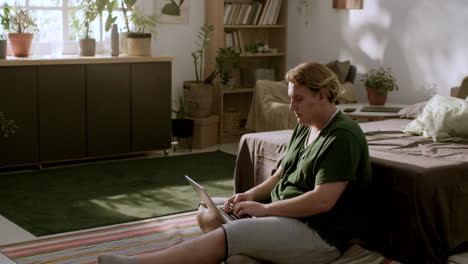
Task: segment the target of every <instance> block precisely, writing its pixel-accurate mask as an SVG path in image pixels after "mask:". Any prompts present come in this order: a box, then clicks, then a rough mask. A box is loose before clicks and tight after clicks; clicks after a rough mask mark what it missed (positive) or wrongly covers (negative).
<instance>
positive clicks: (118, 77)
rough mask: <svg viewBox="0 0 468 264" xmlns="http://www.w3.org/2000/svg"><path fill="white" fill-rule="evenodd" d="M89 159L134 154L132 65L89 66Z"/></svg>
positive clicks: (87, 71) (87, 90)
mask: <svg viewBox="0 0 468 264" xmlns="http://www.w3.org/2000/svg"><path fill="white" fill-rule="evenodd" d="M86 75H87V79H86V83H87V84H86V85H87V87H86V101H87V121H88V122H87V140H88V156H105V155H113V154H122V153H128V152H130V150H131V148H130V140H131V138H130V64H126V63H125V64H90V65H87V66H86Z"/></svg>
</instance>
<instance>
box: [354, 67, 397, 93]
mask: <svg viewBox="0 0 468 264" xmlns="http://www.w3.org/2000/svg"><path fill="white" fill-rule="evenodd" d="M361 81H362V82H363V83H364V86H365V87H366V88H373V89H377V94H378V95H385V94H386V93H387V92H391V91H394V90H398V85H397V84H396V78H395V77H394V76H393V72H392V69H391V68H383V67H379V68H377V69H372V70H370V71H369V72H367V73H364V74H363V75H362V79H361Z"/></svg>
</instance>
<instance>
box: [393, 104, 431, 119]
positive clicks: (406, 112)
mask: <svg viewBox="0 0 468 264" xmlns="http://www.w3.org/2000/svg"><path fill="white" fill-rule="evenodd" d="M426 104H427V102H420V103H417V104H414V105H410V106H408V107H405V108H403V109H401V110H400V111H399V112H398V115H399V116H400V118H409V119H415V118H416V117H418V116H419V115H420V114H421V113H422V112H423V110H424V107H425V106H426Z"/></svg>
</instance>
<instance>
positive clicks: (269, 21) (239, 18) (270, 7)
mask: <svg viewBox="0 0 468 264" xmlns="http://www.w3.org/2000/svg"><path fill="white" fill-rule="evenodd" d="M282 2H283V0H254V1H253V2H250V3H232V2H227V3H225V5H224V17H223V19H224V20H223V21H224V24H225V25H275V24H276V23H277V21H278V16H279V11H280V9H281V6H282Z"/></svg>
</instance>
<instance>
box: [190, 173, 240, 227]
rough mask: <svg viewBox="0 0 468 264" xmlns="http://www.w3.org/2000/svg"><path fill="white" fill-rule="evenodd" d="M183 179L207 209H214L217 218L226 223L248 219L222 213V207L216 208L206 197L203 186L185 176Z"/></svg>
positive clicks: (208, 197)
mask: <svg viewBox="0 0 468 264" xmlns="http://www.w3.org/2000/svg"><path fill="white" fill-rule="evenodd" d="M185 179H186V180H187V181H188V182H189V183H190V185H192V187H193V189H194V190H195V191H196V192H197V193H198V196H200V199H201V200H202V201H203V202H204V203H205V204H206V207H208V209H214V211H217V212H218V216H219V217H221V218H222V219H224V221H225V222H226V223H227V222H230V221H234V220H236V219H240V218H244V217H249V216H242V217H238V216H237V215H235V214H233V213H226V212H225V211H224V209H223V208H224V207H223V206H222V205H221V206H216V204H215V203H214V202H213V200H212V199H211V197H210V196H209V195H208V193H207V192H206V189H205V188H203V186H201V185H200V184H198V183H197V182H196V181H194V180H192V179H191V178H190V177H189V176H187V175H185Z"/></svg>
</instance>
